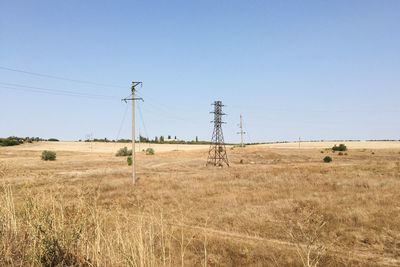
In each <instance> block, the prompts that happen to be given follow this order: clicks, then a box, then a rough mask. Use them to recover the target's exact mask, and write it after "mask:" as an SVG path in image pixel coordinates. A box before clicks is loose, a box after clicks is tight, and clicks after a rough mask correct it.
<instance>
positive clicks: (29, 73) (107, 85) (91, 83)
mask: <svg viewBox="0 0 400 267" xmlns="http://www.w3.org/2000/svg"><path fill="white" fill-rule="evenodd" d="M0 69H1V70H6V71H12V72H18V73H23V74H28V75H33V76H38V77H43V78H50V79H56V80H62V81H68V82H74V83H83V84H90V85H95V86H101V87H111V88H113V87H119V88H126V86H122V85H113V84H104V83H97V82H91V81H85V80H78V79H71V78H67V77H61V76H55V75H50V74H44V73H38V72H31V71H26V70H19V69H14V68H8V67H2V66H0Z"/></svg>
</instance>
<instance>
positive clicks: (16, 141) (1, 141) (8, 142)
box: [0, 136, 59, 146]
mask: <svg viewBox="0 0 400 267" xmlns="http://www.w3.org/2000/svg"><path fill="white" fill-rule="evenodd" d="M39 141H52V142H58V141H59V140H58V139H56V138H49V139H43V138H40V137H18V136H9V137H7V138H0V146H17V145H20V144H23V143H32V142H39Z"/></svg>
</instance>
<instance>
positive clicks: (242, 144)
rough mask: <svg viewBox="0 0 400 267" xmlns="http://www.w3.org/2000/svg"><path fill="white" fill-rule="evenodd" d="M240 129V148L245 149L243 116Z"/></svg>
mask: <svg viewBox="0 0 400 267" xmlns="http://www.w3.org/2000/svg"><path fill="white" fill-rule="evenodd" d="M239 128H240V132H238V133H237V134H240V146H241V147H244V143H243V135H244V134H246V132H245V131H243V117H242V114H240V124H239Z"/></svg>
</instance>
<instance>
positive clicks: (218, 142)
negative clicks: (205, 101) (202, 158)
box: [207, 101, 229, 167]
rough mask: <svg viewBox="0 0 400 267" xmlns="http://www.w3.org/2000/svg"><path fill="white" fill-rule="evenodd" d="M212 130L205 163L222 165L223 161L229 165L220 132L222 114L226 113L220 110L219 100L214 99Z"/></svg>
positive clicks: (222, 136)
mask: <svg viewBox="0 0 400 267" xmlns="http://www.w3.org/2000/svg"><path fill="white" fill-rule="evenodd" d="M212 105H213V106H214V111H213V112H211V113H214V120H213V121H212V122H213V123H214V131H213V135H212V138H211V145H210V149H209V151H208V159H207V165H213V166H218V167H222V166H223V164H224V163H225V164H226V165H228V166H229V161H228V155H227V153H226V147H225V142H224V134H223V133H222V124H223V123H225V122H223V121H222V116H224V115H226V114H225V113H223V112H222V107H223V106H224V105H222V102H221V101H215V102H214V104H212Z"/></svg>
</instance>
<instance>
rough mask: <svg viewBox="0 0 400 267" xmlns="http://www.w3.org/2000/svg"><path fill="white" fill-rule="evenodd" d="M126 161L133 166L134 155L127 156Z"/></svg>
mask: <svg viewBox="0 0 400 267" xmlns="http://www.w3.org/2000/svg"><path fill="white" fill-rule="evenodd" d="M126 162H128V165H129V166H132V163H133V161H132V156H129V157H127V158H126Z"/></svg>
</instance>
